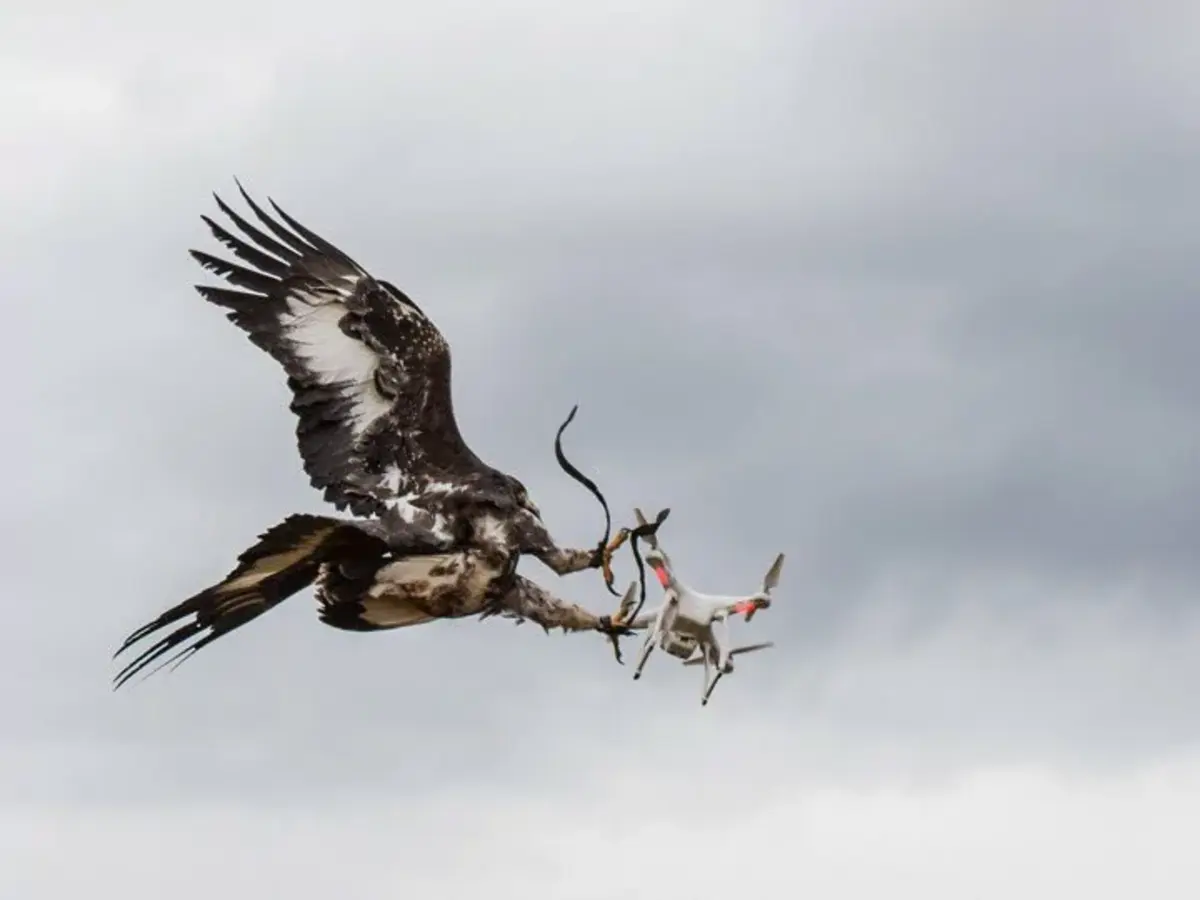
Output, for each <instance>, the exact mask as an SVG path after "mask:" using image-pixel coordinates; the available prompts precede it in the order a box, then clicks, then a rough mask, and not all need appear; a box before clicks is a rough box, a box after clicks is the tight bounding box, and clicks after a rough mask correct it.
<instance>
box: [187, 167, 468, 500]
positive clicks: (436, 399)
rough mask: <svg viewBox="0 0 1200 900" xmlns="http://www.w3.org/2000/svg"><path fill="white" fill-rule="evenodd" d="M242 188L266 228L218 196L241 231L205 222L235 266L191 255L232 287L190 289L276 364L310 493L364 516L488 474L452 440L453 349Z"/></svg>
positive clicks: (328, 248)
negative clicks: (285, 382) (285, 387)
mask: <svg viewBox="0 0 1200 900" xmlns="http://www.w3.org/2000/svg"><path fill="white" fill-rule="evenodd" d="M238 189H239V191H241V194H242V197H243V198H244V199H245V201H246V203H247V204H248V205H249V207H250V210H251V211H252V212H253V214H254V216H255V218H256V219H257V220H258V222H259V223H260V224H261V225H262V228H259V227H256V226H255V225H252V224H251V223H250V222H248V221H247V220H246V219H245V218H243V217H242V216H240V215H238V214H237V213H236V212H234V211H233V210H232V209H231V208H230V207H229V206H228V205H227V204H226V203H225V202H224V201H223V200H221V198H220V197H216V201H217V205H218V206H219V207H220V209H221V211H222V212H223V213H224V214H225V215H226V216H227V217H228V218H229V220H230V222H232V224H233V226H234V227H235V228H236V230H237V231H238V232H240V234H235V233H234V232H233V231H231V230H229V229H227V228H225V227H223V226H221V225H219V224H218V223H217V222H215V221H214V220H213V219H212V218H210V217H208V216H203V217H202V218H203V219H204V221H205V223H206V224H207V225H208V227H209V229H210V230H211V231H212V233H213V235H214V236H215V237H216V238H217V240H219V241H220V242H221V243H222V244H224V245H225V246H226V247H227V248H229V250H230V251H232V253H233V255H234V256H235V257H236V258H237V260H238V261H237V262H233V261H230V260H226V259H222V258H220V257H217V256H214V255H212V254H210V253H205V252H202V251H199V250H193V251H191V254H192V256H193V257H194V258H195V259H196V260H197V261H198V262H199V263H200V265H201V266H203V267H204V268H205V269H208V270H209V271H212V272H214V273H216V274H218V275H220V276H221V277H223V278H224V280H225V281H226V282H227V283H228V285H230V287H211V286H207V285H197V286H196V287H197V290H198V291H199V292H200V293H201V295H203V296H204V298H205V299H206V300H208V301H210V302H212V303H214V304H216V305H217V306H220V307H222V308H224V309H225V310H227V316H228V318H229V319H230V320H231V321H233V322H234V323H235V324H236V325H238V326H239V327H240V328H241V329H242V330H244V331H245V332H246V333H247V334H248V336H249V338H250V340H251V341H253V342H254V343H255V344H256V345H258V346H259V347H261V348H262V349H264V350H266V351H267V352H268V353H269V354H270V355H271V356H273V357H274V358H275V359H276V360H278V361H279V362H280V363H281V364H282V365H283V367H284V370H285V371H286V372H287V376H288V386H289V387H290V388H291V390H292V394H293V399H292V403H291V408H292V411H293V412H294V413H295V414H296V416H297V417H298V422H297V426H296V434H297V439H298V442H299V448H300V454H301V457H302V458H303V461H304V469H305V471H306V472H307V474H308V476H309V478H310V480H311V482H312V484H313V486H314V487H316V488H318V489H320V490H322V491H323V492H324V495H325V499H326V500H328V501H329V502H331V503H333V504H334V505H335V506H336V507H337V508H338V509H347V508H348V509H350V510H351V511H352V512H354V513H355V514H358V515H372V514H381V513H383V512H385V511H386V509H387V507H388V505H389V501H393V500H396V499H397V498H406V497H409V498H411V497H416V496H418V495H421V494H423V493H425V492H426V491H427V490H428V489H429V488H430V487H431V486H434V485H441V490H443V491H444V490H445V489H446V486H447V485H452V484H454V483H456V482H457V483H464V482H465V480H468V479H469V478H470V476H472V475H475V474H480V473H482V472H484V471H486V470H487V467H486V466H484V464H483V463H482V462H481V461H480V460H479V459H478V458H477V457H476V456H475V454H474V453H472V452H471V450H470V448H469V447H467V445H466V443H465V442H464V440H463V438H462V435H461V434H460V433H459V430H458V425H457V423H456V421H455V418H454V406H453V401H452V397H451V390H450V347H449V345H448V344H447V342H446V339H445V338H444V337H443V336H442V334H441V332H440V331H439V330H438V329H437V327H436V326H435V325H434V324H433V322H432V321H430V319H429V318H428V317H427V316H426V315H425V314H424V313H423V312H422V311H421V309H420V308H419V307H418V306H417V304H416V303H414V302H413V301H412V299H411V298H409V297H408V296H406V295H405V294H404V293H403V292H401V291H400V290H398V289H397V288H395V287H394V286H393V285H391V284H389V283H387V282H385V281H378V280H376V279H375V278H374V277H372V276H371V274H370V273H369V272H367V271H366V270H365V269H364V268H363V267H362V266H360V265H359V264H358V263H356V262H355V261H354V260H353V259H351V258H350V257H349V256H347V255H346V254H345V253H343V252H342V251H341V250H340V249H338V248H337V247H335V246H334V245H333V244H331V243H329V242H328V241H327V240H325V239H324V238H322V237H320V236H319V235H317V234H315V233H314V232H312V231H310V230H309V229H308V228H306V227H305V226H303V225H301V224H300V223H299V222H297V221H296V220H295V219H293V218H292V217H290V216H289V215H288V214H287V213H285V212H284V211H283V210H282V209H280V208H279V207H278V206H277V205H276V204H275V203H274V201H271V200H269V201H268V202H269V203H270V205H271V207H272V208H273V210H274V212H275V214H276V216H277V217H278V218H275V217H272V216H271V215H269V214H268V213H267V212H266V211H265V210H263V209H262V208H261V207H260V206H259V205H258V204H256V203H255V202H254V200H252V199H251V198H250V196H249V195H248V194H247V193H246V191H245V190H244V189H243V188H242V186H241V184H240V183H239V184H238ZM264 229H265V230H264Z"/></svg>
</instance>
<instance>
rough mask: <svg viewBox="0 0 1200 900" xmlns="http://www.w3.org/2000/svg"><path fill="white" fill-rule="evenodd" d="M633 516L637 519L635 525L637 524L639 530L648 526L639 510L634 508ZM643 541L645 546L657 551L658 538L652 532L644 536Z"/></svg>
mask: <svg viewBox="0 0 1200 900" xmlns="http://www.w3.org/2000/svg"><path fill="white" fill-rule="evenodd" d="M633 514H634V516H635V517H636V518H637V523H638V527H639V528H644V527H645V526H647V525H649V524H650V523H649V522H648V521H647V520H646V517H645V516H644V515H642V511H641V510H640V509H638V508H637V507H636V506H635V507H634V508H633ZM660 517H661V514H660ZM645 541H646V543H647V544H649V545H650V547H651V549H653V550H658V537H657V536H656V535H655V534H654V533H653V532H651V533H650V534H647V535H645Z"/></svg>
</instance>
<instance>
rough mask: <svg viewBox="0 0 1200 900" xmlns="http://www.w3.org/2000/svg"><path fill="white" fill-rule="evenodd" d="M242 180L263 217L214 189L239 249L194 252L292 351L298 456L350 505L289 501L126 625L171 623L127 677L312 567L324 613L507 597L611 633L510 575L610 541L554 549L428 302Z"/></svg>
mask: <svg viewBox="0 0 1200 900" xmlns="http://www.w3.org/2000/svg"><path fill="white" fill-rule="evenodd" d="M239 189H240V185H239ZM242 196H243V197H244V198H245V200H246V202H247V203H248V204H249V206H250V208H251V210H252V211H253V213H254V215H255V216H256V218H257V219H258V220H259V222H260V223H261V224H262V225H263V226H264V228H265V230H262V229H260V228H257V227H255V226H254V225H251V224H250V223H249V222H247V221H246V220H245V219H243V218H242V217H240V216H239V215H237V214H236V213H235V212H233V210H231V209H230V208H229V207H228V206H227V205H226V204H225V203H224V202H223V201H221V199H220V198H219V197H218V198H217V204H218V205H219V207H220V208H221V210H222V211H223V212H224V213H225V214H226V215H227V216H228V217H229V218H230V220H232V222H233V223H234V225H236V226H237V228H238V229H239V230H240V231H241V232H242V233H243V235H244V237H239V236H236V235H234V234H232V233H230V232H229V231H227V230H226V229H224V228H223V227H221V226H220V225H218V224H217V223H215V222H214V221H212V220H211V219H210V218H208V217H207V216H205V217H204V221H205V222H206V223H207V224H208V226H209V228H210V229H211V230H212V232H213V234H214V235H215V236H216V237H217V239H218V240H220V241H221V242H222V243H223V244H225V246H226V247H228V248H229V249H230V250H231V251H232V252H233V254H234V255H235V256H236V257H237V258H238V260H239V262H237V263H234V262H229V261H226V260H223V259H219V258H217V257H215V256H212V255H210V254H207V253H202V252H199V251H192V255H193V257H195V258H196V260H197V261H199V263H200V264H201V265H202V266H203V267H204V268H206V269H208V270H210V271H213V272H216V273H217V274H219V275H221V276H223V277H224V278H225V280H226V281H227V282H228V284H229V285H230V286H229V287H210V286H197V290H199V292H200V293H201V295H202V296H203V297H204V298H205V299H206V300H208V301H209V302H211V303H214V304H216V305H217V306H220V307H222V308H224V309H225V310H227V315H228V317H229V319H230V320H231V321H232V322H233V323H234V324H236V325H237V326H239V327H240V328H241V329H243V330H244V331H245V332H246V333H247V334H248V336H249V338H250V340H251V341H253V342H254V343H255V344H256V345H257V346H259V347H260V348H262V349H263V350H265V351H266V352H267V353H269V354H270V355H271V356H272V357H273V358H274V359H275V360H276V361H278V362H279V363H280V364H281V365H282V366H283V368H284V371H285V372H286V374H287V379H288V386H289V387H290V388H291V391H292V394H293V399H292V404H291V408H292V411H293V412H294V413H295V414H296V416H297V419H298V422H297V429H296V433H297V438H298V443H299V449H300V454H301V457H302V459H303V464H304V469H305V471H306V473H307V474H308V476H309V478H310V480H311V482H312V484H313V486H314V487H317V488H319V489H321V490H322V491H323V492H324V496H325V499H326V500H327V501H329V502H330V503H332V504H333V505H334V506H335V507H336V508H337V509H338V510H340V511H349V512H350V514H351V515H352V516H354V518H349V519H347V518H334V517H326V516H314V515H293V516H290V517H288V518H287V519H285V520H284V521H283V522H281V523H280V524H278V525H276V526H275V527H273V528H271V529H269V530H268V531H266V532H265V533H263V534H262V535H260V537H259V540H258V543H256V544H255V545H254V546H253V547H251V548H250V549H248V550H246V551H245V552H244V553H243V554H242V555H241V556H240V557H239V559H238V565H237V566H236V567H235V568H234V570H233V571H232V572H230V574H229V575H228V576H226V578H225V579H224V580H223V581H222V582H221V583H219V584H217V585H215V586H213V587H211V588H208V589H206V590H204V591H201V592H200V593H199V594H196V595H195V596H194V597H191V598H190V599H188V600H185V601H184V602H183V603H180V604H178V605H177V606H175V607H172V608H171V609H169V610H167V611H166V612H164V613H163V614H162V615H161V616H159V617H158V618H156V619H155V620H154V621H152V622H150V623H148V624H147V625H145V626H143V627H142V628H139V629H138V630H136V631H135V632H133V634H131V635H130V636H129V638H128V639H127V640H126V641H125V643H124V644H123V645H122V647H121V649H120V650H118V653H121V652H124V651H125V650H127V649H128V648H130V647H131V646H133V645H134V644H135V643H137V642H138V641H141V640H142V639H144V638H146V637H148V636H149V635H151V634H153V633H154V632H158V631H159V630H160V629H164V628H167V627H169V626H175V627H174V628H173V630H171V631H170V632H168V633H167V634H166V635H165V636H164V637H162V638H161V639H160V640H158V641H157V642H156V643H154V644H152V645H151V646H149V647H148V648H147V649H146V650H145V651H144V652H142V654H141V655H140V656H138V657H137V658H136V659H134V660H133V661H132V662H130V664H129V665H128V666H126V667H125V669H124V670H122V672H121V673H120V674H119V675H118V682H117V683H118V686H119V685H120V684H121V683H123V682H124V681H125V680H127V679H128V678H129V677H131V676H132V675H134V674H136V673H137V672H138V671H140V670H141V669H142V668H144V667H145V666H147V665H149V664H151V663H153V662H155V661H157V660H158V659H159V658H160V657H163V656H164V655H166V654H168V653H170V652H172V651H176V656H183V658H186V656H187V655H190V654H191V653H193V652H195V651H196V650H198V649H200V647H202V646H204V645H205V644H207V643H210V642H211V641H213V640H215V639H216V638H218V637H220V636H221V635H223V634H227V633H228V632H230V631H232V630H234V629H235V628H238V627H239V626H241V625H243V624H245V623H246V622H248V621H250V620H251V619H254V618H257V617H258V616H259V615H261V614H262V613H264V612H266V611H267V610H268V609H271V608H272V607H274V606H276V605H277V604H279V603H280V602H282V601H283V600H284V599H286V598H287V597H289V596H291V595H292V594H294V593H296V592H298V591H300V590H303V589H304V588H306V587H308V586H309V585H313V584H315V586H316V595H317V601H318V605H319V610H320V612H319V615H320V619H321V621H323V622H325V623H326V624H328V625H331V626H333V627H335V628H340V629H345V630H354V631H378V630H384V629H392V628H401V627H405V626H409V625H416V624H420V623H422V622H427V621H430V620H432V619H438V618H457V617H462V616H473V615H488V614H502V615H505V616H508V617H513V618H517V619H524V618H528V619H532V620H533V621H536V622H538V623H539V624H541V625H543V626H544V627H545V628H547V629H549V628H555V627H559V628H563V629H566V630H576V631H579V630H598V631H602V632H605V633H611V632H612V631H613V626H612V624H611V621H610V620H609V619H608V618H607V617H597V616H594V615H592V614H591V613H589V612H587V611H586V610H584V609H582V608H580V607H578V606H575V605H574V604H567V603H564V602H562V601H560V600H558V599H557V598H555V597H554V596H552V595H551V594H549V593H548V592H546V591H545V590H543V589H542V588H540V587H539V586H538V585H536V584H534V583H533V582H531V581H529V580H528V579H526V578H523V577H521V576H519V575H517V574H516V566H517V562H518V560H519V559H520V557H521V556H522V555H524V554H530V555H533V556H536V557H538V558H539V559H540V560H542V561H543V562H544V563H545V564H546V565H548V566H549V567H550V568H551V569H553V570H554V571H555V572H557V573H558V574H559V575H566V574H568V573H570V572H577V571H581V570H583V569H587V568H593V567H598V566H600V565H602V563H603V560H604V553H603V548H596V549H590V550H572V549H563V548H560V547H559V546H558V545H557V544H556V543H555V542H554V540H553V539H552V538H551V536H550V534H549V532H548V531H547V529H546V526H545V525H544V524H543V522H542V520H541V516H540V514H539V512H538V509H537V507H536V506H535V505H534V504H533V503H532V502H531V501H530V500H529V497H528V494H527V493H526V490H525V487H524V486H523V485H522V484H521V482H520V481H518V480H517V479H516V478H514V477H512V476H511V475H508V474H506V473H504V472H500V471H498V470H496V469H493V468H492V467H491V466H488V465H486V464H485V463H484V462H482V461H481V460H480V459H479V458H478V457H477V456H476V455H475V454H474V453H473V452H472V451H471V449H470V448H469V447H468V446H467V445H466V443H465V441H464V440H463V438H462V436H461V434H460V433H459V430H458V426H457V423H456V422H455V419H454V409H453V402H452V397H451V386H450V349H449V346H448V345H447V343H446V341H445V339H444V338H443V337H442V335H441V333H440V332H439V331H438V330H437V328H436V327H435V326H434V324H433V323H432V322H431V321H430V320H429V318H427V317H426V316H425V314H424V313H423V312H422V311H421V310H420V309H419V308H418V307H417V305H416V304H415V303H414V302H413V301H412V300H411V299H410V298H408V297H407V296H405V295H404V294H403V293H402V292H401V291H399V290H398V289H397V288H395V287H393V286H392V285H390V284H388V283H387V282H384V281H377V280H375V279H374V278H373V277H372V276H371V275H370V274H369V273H367V271H366V270H365V269H363V268H362V267H361V266H359V265H358V264H357V263H356V262H354V261H353V260H352V259H350V258H349V257H348V256H346V255H345V254H344V253H342V252H341V251H340V250H338V249H337V248H336V247H334V246H333V245H331V244H329V243H328V242H327V241H325V240H324V239H322V238H321V237H319V236H318V235H316V234H314V233H313V232H311V231H309V230H308V229H306V228H305V227H304V226H302V225H300V224H299V223H298V222H296V221H295V220H294V219H292V218H291V217H289V216H288V215H287V214H286V213H284V212H283V211H282V210H281V209H279V207H278V206H275V204H274V203H273V202H272V204H271V205H272V207H273V208H274V210H275V212H276V214H277V215H278V216H279V218H280V219H282V220H283V223H286V225H285V224H281V223H280V222H278V221H276V220H275V219H274V218H272V217H271V216H269V215H268V214H267V213H266V212H264V211H263V210H262V209H261V208H260V207H259V206H257V205H256V204H255V203H254V201H253V200H251V199H250V197H249V196H248V195H247V194H246V193H245V191H242ZM287 226H290V227H287ZM185 620H188V621H185ZM192 638H196V640H195V641H194V642H193V643H191V644H187V642H188V641H189V640H191V639H192ZM172 658H174V657H172ZM168 661H169V660H168Z"/></svg>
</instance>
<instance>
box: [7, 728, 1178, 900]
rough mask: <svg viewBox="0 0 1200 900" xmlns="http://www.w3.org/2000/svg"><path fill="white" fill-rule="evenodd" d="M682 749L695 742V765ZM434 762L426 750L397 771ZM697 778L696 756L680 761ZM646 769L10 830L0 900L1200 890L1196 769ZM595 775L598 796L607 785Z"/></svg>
mask: <svg viewBox="0 0 1200 900" xmlns="http://www.w3.org/2000/svg"><path fill="white" fill-rule="evenodd" d="M682 749H684V748H681V750H682ZM396 764H397V765H400V766H420V765H421V759H420V755H419V752H414V754H413V756H411V757H410V758H406V759H398V760H397V762H396ZM682 765H683V767H684V768H685V769H686V767H687V763H686V757H685V762H684V763H683V764H682ZM753 765H754V748H753V747H752V746H747V747H746V749H745V753H744V756H743V758H742V759H738V758H730V759H729V760H728V767H727V768H725V769H724V770H722V771H698V770H691V771H690V772H689V773H688V774H690V775H691V776H692V780H689V781H684V780H678V779H668V780H667V781H666V782H664V783H662V784H658V783H656V782H655V780H654V777H653V776H654V773H653V772H652V771H646V772H642V773H640V774H639V775H638V776H637V777H636V778H631V779H623V780H620V779H618V780H614V781H611V782H610V781H607V780H606V779H605V778H604V777H603V773H602V772H593V773H586V774H588V775H589V776H592V777H591V778H589V779H588V780H587V781H586V787H584V786H581V787H580V788H579V789H578V790H576V791H573V792H570V793H565V794H560V795H558V796H557V797H555V799H554V800H553V801H547V800H544V799H542V800H539V799H537V798H536V797H534V798H530V797H526V796H522V795H521V794H520V793H517V792H510V791H506V790H504V789H503V788H501V787H498V786H497V787H493V788H492V789H490V790H486V789H485V790H472V791H467V790H453V789H446V790H443V791H439V792H438V793H437V794H435V795H433V796H426V797H422V798H419V799H417V800H414V801H409V800H405V799H395V798H389V797H387V796H381V795H380V794H376V795H374V796H369V797H363V798H357V799H355V800H353V802H349V801H348V802H346V803H344V804H333V805H329V806H326V807H312V806H305V805H304V804H303V802H298V803H297V804H296V805H291V806H288V807H286V808H284V807H280V808H269V807H262V806H258V807H250V806H245V807H239V806H207V807H206V806H202V805H201V806H192V807H177V808H173V809H169V810H167V809H153V810H145V811H141V812H111V811H103V810H87V809H78V808H76V809H72V808H63V809H58V810H47V809H39V810H33V811H28V812H27V811H22V810H19V809H10V810H8V811H6V812H5V813H3V814H0V889H2V890H3V892H4V895H5V896H13V897H21V898H22V900H43V898H46V900H50V898H58V897H68V896H77V895H79V894H80V893H87V894H89V895H92V894H95V895H101V896H109V895H112V896H116V895H118V894H119V895H120V896H122V897H125V898H127V900H141V898H146V900H150V898H156V897H159V896H164V895H169V896H172V897H174V898H177V900H191V898H196V900H201V898H203V900H210V898H211V897H213V896H215V895H217V894H227V895H233V896H260V895H264V896H265V895H271V896H288V897H295V898H297V900H304V898H308V897H313V898H316V897H328V896H333V895H336V896H338V897H340V898H346V900H358V898H363V900H366V898H377V897H378V898H382V897H393V896H426V895H433V894H436V895H437V896H440V897H448V898H458V897H461V898H473V897H479V896H489V897H495V898H498V900H500V898H510V897H511V898H522V897H523V898H530V900H540V898H545V900H592V898H595V900H602V898H609V897H614V896H617V897H623V898H630V900H639V898H647V900H651V898H653V900H674V898H680V900H685V898H686V900H693V898H696V897H744V898H753V900H759V898H774V897H779V898H787V897H798V896H819V897H822V898H826V900H858V898H862V900H875V898H878V897H881V896H894V897H902V898H908V897H912V898H920V900H961V898H963V897H971V898H973V900H993V898H994V900H1009V898H1012V897H1017V896H1019V897H1026V898H1029V900H1043V898H1045V900H1057V898H1060V897H1064V896H1071V897H1087V898H1089V900H1107V898H1113V900H1125V898H1128V897H1133V896H1144V897H1154V898H1155V900H1174V898H1180V900H1182V898H1191V897H1194V896H1195V895H1196V892H1197V891H1200V861H1197V859H1196V855H1195V853H1194V849H1195V848H1194V840H1193V837H1194V827H1191V823H1194V814H1195V809H1196V806H1197V804H1200V755H1190V756H1184V757H1181V758H1177V759H1174V760H1171V761H1169V762H1164V763H1161V764H1159V765H1155V766H1151V767H1146V768H1143V769H1140V770H1137V771H1131V772H1128V773H1126V774H1123V775H1121V776H1119V777H1110V778H1103V779H1080V778H1076V777H1069V776H1064V775H1062V774H1059V773H1056V772H1054V771H1049V770H1040V769H1015V770H1013V769H981V770H977V771H975V772H972V773H971V774H969V775H967V776H965V777H962V778H958V779H955V780H953V781H952V782H949V783H942V784H937V785H934V786H920V785H891V786H888V787H884V788H879V789H864V788H847V787H834V786H821V785H819V784H806V783H804V782H805V781H807V779H806V777H805V774H804V773H803V772H796V773H795V775H796V781H797V782H798V783H792V784H780V785H778V786H777V788H776V790H775V791H774V792H773V793H772V795H771V797H770V799H764V800H762V801H759V800H757V799H756V800H755V801H753V802H745V801H742V802H739V800H738V796H739V792H740V787H741V784H740V775H739V770H741V769H743V768H751V767H753ZM597 777H598V779H599V780H594V779H595V778H597Z"/></svg>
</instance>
